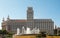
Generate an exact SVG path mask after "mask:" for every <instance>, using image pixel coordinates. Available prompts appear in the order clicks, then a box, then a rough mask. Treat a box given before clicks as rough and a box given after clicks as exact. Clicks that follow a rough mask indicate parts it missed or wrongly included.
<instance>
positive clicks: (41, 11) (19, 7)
mask: <svg viewBox="0 0 60 38" xmlns="http://www.w3.org/2000/svg"><path fill="white" fill-rule="evenodd" d="M29 6H31V7H33V9H34V18H36V19H52V20H53V21H54V24H56V25H57V26H60V0H0V29H1V22H2V18H3V17H4V18H5V20H6V18H7V16H8V15H9V16H10V18H11V19H26V10H27V7H29Z"/></svg>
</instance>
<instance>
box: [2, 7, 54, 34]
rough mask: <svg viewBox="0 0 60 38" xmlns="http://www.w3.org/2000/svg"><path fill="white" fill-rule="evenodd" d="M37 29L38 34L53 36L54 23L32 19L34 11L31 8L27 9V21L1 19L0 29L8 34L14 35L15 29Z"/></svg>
mask: <svg viewBox="0 0 60 38" xmlns="http://www.w3.org/2000/svg"><path fill="white" fill-rule="evenodd" d="M23 26H24V27H25V29H26V27H29V28H31V29H33V28H35V27H36V28H39V29H40V32H46V33H48V34H53V29H54V22H53V21H52V19H34V11H33V8H32V7H28V9H27V19H10V18H9V16H8V18H7V20H6V21H5V20H4V18H3V22H2V29H6V30H7V31H9V32H14V33H16V30H17V28H20V29H22V27H23Z"/></svg>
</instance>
